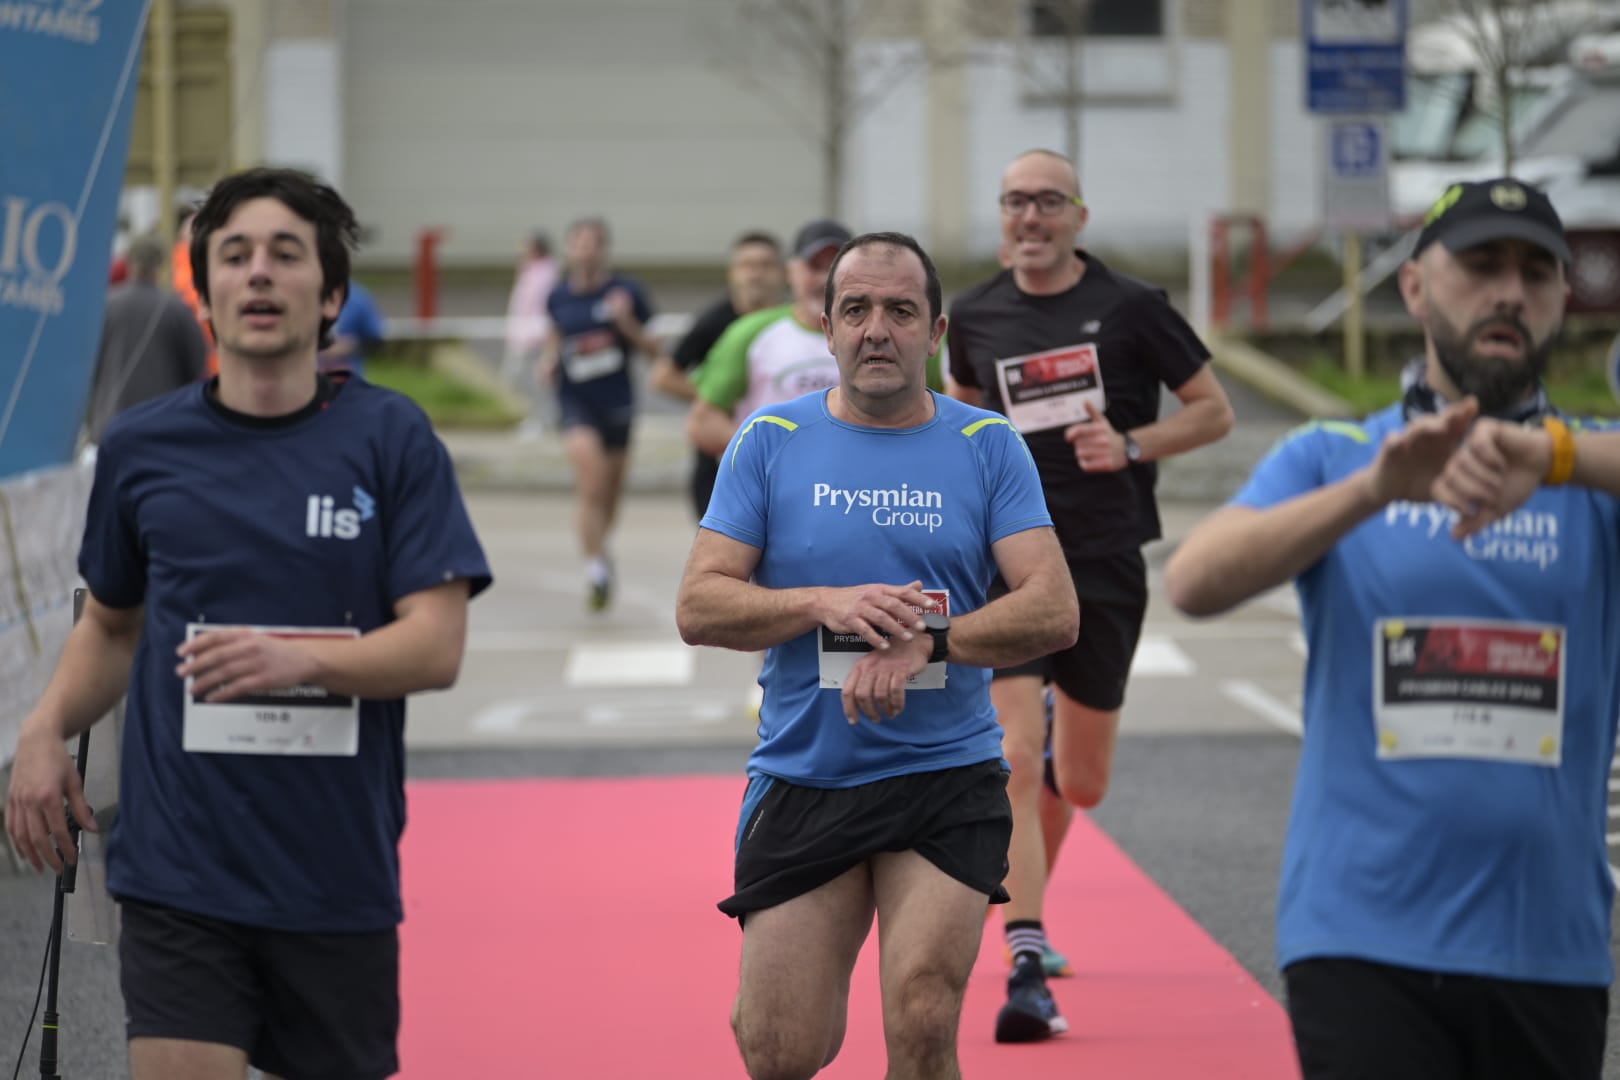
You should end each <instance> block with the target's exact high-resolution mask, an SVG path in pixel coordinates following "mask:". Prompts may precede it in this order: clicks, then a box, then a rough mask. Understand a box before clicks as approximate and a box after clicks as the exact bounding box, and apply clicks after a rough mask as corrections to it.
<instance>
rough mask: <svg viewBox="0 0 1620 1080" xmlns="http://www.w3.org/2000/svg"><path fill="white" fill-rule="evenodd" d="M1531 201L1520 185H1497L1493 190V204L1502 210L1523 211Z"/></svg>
mask: <svg viewBox="0 0 1620 1080" xmlns="http://www.w3.org/2000/svg"><path fill="white" fill-rule="evenodd" d="M1529 201H1530V200H1529V198H1528V197H1527V196H1526V195H1525V193H1524V188H1522V187H1520V186H1519V185H1518V184H1496V185H1494V186H1493V187H1492V188H1491V202H1493V203H1495V204H1496V205H1497V207H1498V208H1499V209H1502V210H1523V209H1524V207H1525V204H1526V203H1528V202H1529Z"/></svg>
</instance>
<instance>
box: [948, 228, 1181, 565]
mask: <svg viewBox="0 0 1620 1080" xmlns="http://www.w3.org/2000/svg"><path fill="white" fill-rule="evenodd" d="M1075 254H1076V255H1078V256H1079V257H1080V258H1081V259H1083V260H1084V261H1085V264H1086V272H1085V274H1084V275H1082V276H1081V278H1080V281H1079V283H1078V284H1076V285H1075V286H1074V288H1072V289H1069V290H1067V291H1066V292H1062V293H1058V294H1057V295H1055V296H1033V295H1031V294H1029V293H1026V292H1024V291H1023V290H1021V289H1019V288H1018V285H1017V284H1016V283H1015V282H1014V280H1013V274H1012V271H1011V270H1003V271H1002V272H1001V273H999V274H997V275H996V276H995V277H993V278H991V279H990V280H989V281H987V282H985V283H984V284H982V285H978V286H975V287H974V288H972V289H969V290H967V291H966V292H964V293H962V294H961V295H960V296H959V297H957V299H956V302H955V303H953V304H952V305H951V318H950V329H949V331H948V332H947V342H948V345H949V348H950V371H951V377H952V378H953V379H955V380H956V381H957V382H958V383H960V384H961V385H963V386H971V387H975V388H977V389H979V390H980V391H982V392H983V396H984V407H985V408H987V409H993V410H994V411H996V412H999V413H1003V414H1005V413H1006V411H1007V409H1006V405H1005V404H1004V403H1003V401H1002V398H1001V390H1000V386H999V384H998V382H997V380H996V361H997V360H1003V359H1007V358H1009V357H1018V356H1027V355H1029V354H1031V353H1039V352H1045V351H1046V350H1048V349H1057V348H1063V347H1065V346H1070V345H1081V344H1087V343H1089V344H1092V345H1093V346H1095V348H1096V350H1097V367H1098V370H1099V371H1100V373H1101V376H1102V385H1103V392H1104V393H1105V394H1106V398H1107V407H1106V408H1105V409H1104V410H1103V411H1104V414H1105V415H1106V416H1107V417H1108V422H1109V423H1111V424H1113V426H1114V428H1115V430H1117V431H1122V432H1123V431H1131V430H1133V429H1135V428H1139V427H1144V426H1146V425H1148V424H1151V423H1153V422H1154V421H1156V420H1157V419H1158V418H1159V396H1160V384H1161V383H1162V384H1163V385H1165V386H1168V387H1169V388H1170V389H1171V390H1178V389H1180V388H1181V387H1182V386H1183V385H1184V384H1185V383H1186V382H1187V380H1188V379H1190V378H1192V377H1193V376H1194V375H1196V374H1198V371H1199V369H1200V368H1202V367H1203V365H1204V364H1205V363H1206V362H1207V361H1208V360H1209V350H1208V349H1206V348H1204V343H1203V342H1201V341H1199V340H1198V335H1197V334H1195V333H1193V330H1192V327H1190V326H1188V325H1187V322H1186V320H1185V319H1183V318H1182V317H1181V316H1180V315H1179V314H1178V313H1177V312H1176V310H1175V309H1174V308H1173V307H1171V306H1170V303H1169V301H1168V300H1167V299H1166V296H1165V292H1164V290H1163V289H1160V288H1158V287H1157V286H1154V285H1149V284H1147V283H1146V282H1143V281H1138V280H1137V279H1135V278H1133V277H1129V276H1127V275H1125V274H1117V273H1115V272H1114V271H1112V270H1110V269H1109V268H1108V267H1107V266H1106V265H1104V263H1103V261H1102V260H1101V259H1098V258H1097V257H1096V256H1094V255H1088V254H1086V253H1085V252H1083V251H1076V252H1075ZM1024 438H1025V441H1026V442H1028V443H1029V449H1030V452H1031V453H1032V454H1033V455H1034V456H1035V463H1036V465H1037V467H1038V468H1039V469H1040V474H1041V485H1042V486H1043V487H1044V488H1045V489H1046V505H1047V509H1048V510H1049V511H1050V512H1051V514H1052V520H1053V522H1054V523H1055V524H1056V525H1057V535H1058V540H1059V541H1060V542H1061V543H1062V545H1063V553H1064V555H1065V556H1067V557H1068V558H1070V559H1094V558H1098V557H1101V556H1105V555H1117V554H1120V553H1122V552H1126V551H1134V550H1136V549H1138V548H1140V547H1141V546H1142V545H1143V544H1145V543H1147V542H1148V541H1150V540H1157V539H1158V538H1159V536H1160V526H1159V508H1158V504H1157V503H1156V502H1155V501H1154V498H1153V486H1154V483H1155V482H1156V480H1157V479H1158V470H1157V469H1156V468H1155V467H1154V465H1153V464H1152V463H1150V462H1144V463H1141V464H1138V465H1128V466H1126V467H1125V468H1123V469H1121V470H1120V471H1118V472H1112V473H1088V472H1086V471H1085V470H1083V469H1081V468H1080V464H1079V462H1077V461H1076V460H1075V457H1074V447H1073V446H1071V445H1070V444H1069V443H1068V442H1066V441H1064V438H1063V428H1061V427H1058V428H1051V429H1049V430H1046V431H1035V432H1029V433H1026V434H1025V436H1024Z"/></svg>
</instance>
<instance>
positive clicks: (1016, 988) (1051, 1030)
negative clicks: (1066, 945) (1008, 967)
mask: <svg viewBox="0 0 1620 1080" xmlns="http://www.w3.org/2000/svg"><path fill="white" fill-rule="evenodd" d="M1032 968H1033V965H1032V964H1028V963H1026V964H1025V965H1021V966H1020V967H1018V968H1015V969H1014V970H1013V973H1012V974H1011V975H1010V976H1008V977H1007V1004H1005V1005H1003V1006H1002V1007H1001V1011H1000V1012H999V1013H997V1014H996V1042H998V1043H1027V1042H1040V1041H1041V1040H1043V1039H1050V1038H1051V1037H1052V1036H1053V1035H1061V1034H1062V1033H1063V1032H1065V1031H1068V1030H1069V1022H1068V1021H1067V1020H1065V1019H1063V1017H1062V1016H1061V1015H1060V1014H1059V1013H1058V1008H1057V1002H1056V1001H1054V1000H1052V991H1051V990H1050V989H1048V988H1047V985H1046V978H1045V976H1043V975H1042V974H1041V973H1040V972H1039V971H1036V970H1032Z"/></svg>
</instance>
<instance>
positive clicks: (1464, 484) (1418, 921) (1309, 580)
mask: <svg viewBox="0 0 1620 1080" xmlns="http://www.w3.org/2000/svg"><path fill="white" fill-rule="evenodd" d="M1569 264H1570V248H1569V244H1568V242H1567V241H1566V239H1565V237H1564V231H1563V227H1562V224H1561V223H1560V221H1559V219H1558V215H1557V213H1556V212H1555V211H1554V209H1553V206H1552V204H1551V202H1550V201H1549V200H1548V199H1547V197H1546V196H1545V195H1543V194H1542V193H1541V192H1539V191H1536V190H1535V189H1533V188H1530V187H1527V186H1525V185H1523V184H1522V183H1520V182H1519V181H1516V180H1513V179H1509V178H1503V179H1497V180H1487V181H1482V182H1477V183H1466V184H1454V185H1452V186H1451V187H1450V188H1448V189H1447V190H1446V192H1445V193H1444V194H1443V195H1442V196H1441V197H1440V199H1439V201H1437V202H1436V203H1435V205H1434V206H1433V208H1432V209H1430V211H1429V213H1428V215H1427V218H1426V223H1425V225H1424V227H1423V230H1422V232H1421V234H1420V235H1419V237H1418V241H1417V245H1416V247H1415V249H1414V252H1413V255H1412V258H1411V259H1410V260H1409V261H1408V262H1407V263H1406V264H1405V265H1403V266H1402V267H1401V272H1400V287H1401V294H1402V296H1403V298H1404V299H1405V301H1406V306H1407V309H1408V311H1410V312H1411V314H1412V315H1413V317H1414V318H1416V319H1417V320H1418V321H1419V322H1420V323H1421V324H1422V326H1423V331H1424V340H1425V350H1424V356H1423V357H1422V359H1421V361H1420V362H1418V363H1416V364H1414V366H1413V368H1412V369H1410V370H1409V372H1408V379H1407V384H1408V385H1407V389H1406V393H1405V396H1404V400H1402V401H1401V402H1399V403H1398V404H1395V405H1392V406H1390V407H1389V408H1387V409H1384V410H1383V411H1381V412H1377V413H1374V414H1373V415H1372V416H1370V417H1368V418H1367V419H1366V420H1365V421H1363V422H1361V423H1320V424H1311V425H1308V426H1307V427H1306V428H1305V429H1303V430H1302V431H1300V432H1298V433H1296V434H1294V435H1293V436H1290V437H1289V438H1288V439H1286V440H1284V441H1283V442H1282V443H1281V444H1280V445H1279V446H1278V447H1277V448H1276V449H1275V450H1273V452H1272V453H1271V455H1270V456H1269V457H1267V458H1266V459H1265V460H1264V461H1263V462H1261V464H1260V465H1259V466H1257V467H1256V469H1255V472H1254V475H1253V477H1252V478H1251V479H1250V481H1249V483H1248V486H1247V487H1245V488H1244V489H1243V491H1242V492H1241V493H1239V494H1238V496H1237V497H1236V499H1234V501H1233V502H1232V504H1231V505H1229V506H1227V507H1225V508H1223V509H1221V510H1219V511H1217V512H1216V513H1215V514H1213V515H1212V516H1211V517H1210V518H1209V519H1208V520H1206V521H1204V522H1202V523H1201V524H1200V525H1199V526H1198V527H1197V528H1196V529H1194V530H1193V532H1192V533H1191V534H1190V535H1189V536H1188V537H1187V539H1186V541H1185V542H1184V543H1183V544H1182V546H1181V547H1180V549H1179V550H1178V551H1177V552H1176V554H1175V556H1174V557H1173V558H1172V559H1171V561H1170V565H1169V567H1168V568H1167V572H1166V576H1165V584H1166V586H1167V587H1168V590H1169V594H1170V597H1171V599H1172V600H1173V601H1174V602H1175V603H1176V605H1177V606H1178V607H1180V608H1182V609H1183V610H1185V611H1187V612H1190V613H1192V614H1200V615H1208V614H1215V613H1217V612H1221V611H1224V610H1226V609H1228V608H1230V607H1232V606H1233V605H1234V604H1237V603H1239V602H1241V601H1243V600H1244V599H1247V598H1248V597H1251V596H1254V595H1255V594H1256V593H1259V592H1261V591H1263V590H1265V589H1268V588H1272V587H1274V586H1277V585H1280V584H1282V583H1283V582H1285V581H1288V580H1289V579H1291V578H1292V579H1294V580H1295V582H1296V586H1297V588H1298V590H1299V595H1300V602H1301V612H1302V618H1303V621H1304V624H1305V630H1306V637H1307V641H1308V642H1309V645H1310V658H1309V661H1308V662H1307V666H1306V674H1305V737H1304V747H1303V752H1302V756H1301V759H1300V766H1299V777H1298V781H1297V785H1296V788H1295V793H1294V804H1293V812H1292V814H1291V818H1290V821H1289V827H1288V837H1287V841H1286V843H1285V846H1284V851H1283V869H1282V884H1281V889H1280V893H1279V896H1278V910H1277V950H1278V961H1279V965H1280V966H1281V968H1282V970H1283V975H1284V978H1285V980H1286V984H1287V989H1288V1009H1289V1014H1290V1017H1291V1019H1292V1021H1293V1027H1294V1036H1295V1041H1296V1043H1297V1045H1298V1051H1299V1057H1300V1062H1301V1066H1302V1068H1303V1071H1304V1074H1305V1076H1306V1077H1307V1078H1308V1080H1313V1078H1317V1077H1329V1076H1333V1077H1339V1076H1378V1077H1406V1076H1413V1077H1416V1076H1422V1077H1425V1078H1436V1080H1445V1078H1448V1077H1455V1078H1459V1080H1461V1078H1464V1077H1467V1078H1471V1080H1472V1078H1479V1077H1503V1078H1508V1077H1512V1078H1515V1080H1522V1078H1525V1077H1561V1078H1567V1077H1579V1078H1589V1080H1596V1078H1597V1077H1598V1076H1599V1075H1600V1074H1601V1072H1602V1064H1603V1044H1604V1037H1605V1033H1606V1016H1607V1012H1608V986H1609V984H1610V982H1611V981H1612V979H1613V965H1612V961H1611V958H1610V947H1609V921H1610V908H1611V905H1612V901H1613V894H1614V884H1613V880H1612V878H1611V876H1610V871H1609V867H1608V864H1607V857H1606V848H1605V834H1606V832H1607V824H1608V784H1607V778H1608V774H1609V763H1610V760H1611V759H1612V757H1613V756H1614V743H1615V716H1616V713H1617V711H1620V656H1617V652H1620V503H1617V501H1616V498H1615V496H1616V494H1617V493H1620V450H1617V448H1616V446H1615V441H1616V439H1617V438H1620V434H1617V433H1602V434H1590V433H1588V434H1582V435H1581V436H1579V438H1576V437H1574V436H1573V435H1572V434H1571V429H1572V428H1576V429H1579V428H1582V427H1584V426H1587V425H1582V424H1580V423H1579V422H1577V421H1574V420H1566V419H1565V418H1564V417H1562V416H1560V415H1559V414H1558V412H1557V410H1555V409H1553V408H1552V407H1551V405H1550V404H1549V403H1548V401H1547V397H1546V393H1545V390H1544V389H1543V386H1542V373H1543V372H1544V371H1545V368H1546V363H1547V358H1548V356H1549V354H1550V352H1551V350H1552V345H1553V342H1554V341H1555V340H1556V335H1557V333H1558V330H1559V327H1560V324H1561V322H1562V320H1563V314H1564V304H1565V300H1566V298H1567V296H1568V294H1569V282H1568V276H1567V275H1568V270H1569ZM1476 416H1480V417H1483V419H1479V420H1478V422H1477V424H1474V421H1475V418H1476ZM1471 424H1474V431H1473V433H1472V434H1469V427H1470V425H1471ZM1465 436H1466V437H1467V439H1468V442H1467V444H1466V449H1464V450H1462V451H1459V449H1458V448H1459V444H1460V443H1461V441H1462V440H1463V439H1464V437H1465ZM1577 461H1581V462H1583V463H1585V464H1584V465H1583V468H1582V469H1580V470H1577V469H1576V462H1577ZM1443 470H1444V473H1443V476H1442V471H1443ZM1437 477H1441V479H1440V480H1439V481H1438V482H1437ZM1571 481H1574V482H1575V483H1578V484H1579V485H1581V486H1573V485H1572V484H1571ZM1543 482H1544V483H1545V486H1540V485H1541V484H1542V483H1543ZM1521 504H1522V505H1521ZM1459 510H1460V511H1461V515H1462V516H1460V515H1459Z"/></svg>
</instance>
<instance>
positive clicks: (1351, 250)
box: [1344, 231, 1367, 379]
mask: <svg viewBox="0 0 1620 1080" xmlns="http://www.w3.org/2000/svg"><path fill="white" fill-rule="evenodd" d="M1344 292H1345V295H1346V296H1347V297H1348V298H1349V300H1350V305H1349V307H1347V308H1345V311H1344V371H1345V374H1347V375H1349V376H1350V377H1351V378H1352V379H1359V378H1361V377H1363V376H1364V375H1366V374H1367V352H1366V345H1367V343H1366V334H1365V326H1364V323H1363V320H1362V314H1363V307H1362V296H1361V234H1360V233H1358V232H1353V231H1352V232H1347V233H1345V234H1344Z"/></svg>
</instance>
